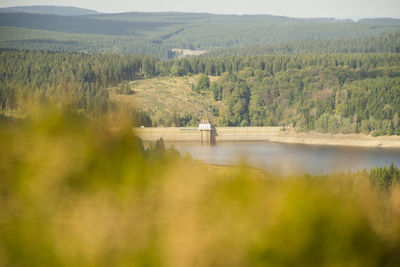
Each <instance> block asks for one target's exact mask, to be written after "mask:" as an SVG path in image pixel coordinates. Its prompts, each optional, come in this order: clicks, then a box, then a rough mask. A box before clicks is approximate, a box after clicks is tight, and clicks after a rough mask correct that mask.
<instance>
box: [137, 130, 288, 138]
mask: <svg viewBox="0 0 400 267" xmlns="http://www.w3.org/2000/svg"><path fill="white" fill-rule="evenodd" d="M133 131H134V132H135V134H136V135H137V136H139V137H140V138H141V139H142V140H143V141H156V140H158V139H160V138H162V139H163V140H164V141H192V142H193V141H196V142H198V141H203V142H204V141H205V142H215V141H269V140H271V139H273V138H274V137H276V136H278V135H279V132H280V131H281V127H215V128H212V129H211V131H200V130H199V128H197V127H162V128H161V127H160V128H158V127H157V128H156V127H155V128H152V127H149V128H134V129H133ZM205 137H206V138H205Z"/></svg>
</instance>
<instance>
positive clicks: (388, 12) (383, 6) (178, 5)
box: [0, 0, 400, 18]
mask: <svg viewBox="0 0 400 267" xmlns="http://www.w3.org/2000/svg"><path fill="white" fill-rule="evenodd" d="M19 5H63V6H76V7H82V8H89V9H95V10H97V11H100V12H129V11H185V12H186V11H190V12H209V13H220V14H271V15H283V16H291V17H336V18H360V17H397V18H400V0H130V1H127V0H1V3H0V7H6V6H19Z"/></svg>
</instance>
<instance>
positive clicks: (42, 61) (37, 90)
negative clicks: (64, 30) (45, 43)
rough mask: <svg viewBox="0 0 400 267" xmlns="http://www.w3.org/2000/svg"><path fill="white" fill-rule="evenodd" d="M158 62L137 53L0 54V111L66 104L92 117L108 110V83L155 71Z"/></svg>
mask: <svg viewBox="0 0 400 267" xmlns="http://www.w3.org/2000/svg"><path fill="white" fill-rule="evenodd" d="M157 66H158V59H156V58H154V57H152V56H140V55H126V56H122V55H102V54H97V55H86V54H79V53H54V52H32V51H31V52H28V51H10V50H8V51H7V50H3V51H0V110H1V111H3V112H8V111H22V112H27V109H29V107H31V106H35V105H37V104H40V103H45V102H48V101H51V102H61V103H64V104H65V103H67V104H68V105H70V106H72V107H73V108H74V109H76V110H81V111H82V112H85V113H87V114H91V115H94V116H96V117H98V116H100V115H101V114H104V113H106V112H107V111H108V108H109V102H108V91H107V88H108V87H109V86H111V85H114V84H118V83H120V82H122V81H124V80H134V79H137V78H143V77H147V76H151V75H155V74H156V73H157Z"/></svg>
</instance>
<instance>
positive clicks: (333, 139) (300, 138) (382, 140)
mask: <svg viewBox="0 0 400 267" xmlns="http://www.w3.org/2000/svg"><path fill="white" fill-rule="evenodd" d="M270 141H271V142H275V143H288V144H305V145H324V146H346V147H380V148H397V149H400V136H396V135H391V136H377V137H372V136H371V135H366V134H328V133H317V132H306V133H296V132H292V131H290V132H287V133H286V132H281V133H280V134H278V135H276V136H275V137H273V138H271V140H270Z"/></svg>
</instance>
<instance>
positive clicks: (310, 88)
mask: <svg viewBox="0 0 400 267" xmlns="http://www.w3.org/2000/svg"><path fill="white" fill-rule="evenodd" d="M0 59H1V61H0V62H1V65H0V69H1V71H0V73H1V87H0V88H1V90H0V103H1V106H0V107H1V109H2V110H3V111H4V112H15V111H20V112H27V109H29V107H32V105H36V104H40V103H45V102H48V101H55V102H63V103H68V105H69V106H73V107H74V108H75V109H77V110H81V111H82V112H84V113H87V114H91V115H92V116H94V117H100V116H101V115H102V114H106V113H107V112H108V111H109V109H110V108H111V105H110V103H109V101H108V90H107V88H109V87H110V86H115V85H117V84H119V83H121V82H123V81H128V80H136V79H143V78H146V77H147V78H148V77H154V76H171V75H172V76H183V75H197V74H204V75H212V76H218V77H219V78H218V79H217V80H216V81H214V82H211V83H210V82H209V81H207V77H205V76H203V78H202V79H199V82H198V83H199V84H197V85H196V86H194V87H193V90H195V91H196V92H197V93H198V94H201V93H204V92H207V91H210V92H212V93H211V95H212V97H213V98H214V100H215V101H221V102H222V103H223V104H224V108H223V109H222V110H220V111H219V114H218V120H217V121H215V122H214V123H215V124H216V125H221V126H282V125H285V126H292V127H295V128H297V129H299V130H301V131H309V130H317V131H320V132H329V133H354V132H364V133H372V134H373V135H392V134H398V133H399V131H400V121H399V116H400V55H399V54H395V53H386V54H377V53H376V54H331V55H328V54H320V55H315V54H314V55H313V54H306V55H266V56H239V57H213V58H211V57H204V58H185V59H179V60H168V61H161V60H159V59H157V58H155V57H152V56H137V55H119V56H117V55H101V54H98V55H86V54H79V53H58V52H29V51H15V50H3V51H1V53H0ZM204 78H205V79H206V80H204ZM194 115H196V114H194ZM140 117H141V118H146V120H147V121H148V116H145V115H143V116H140ZM182 123H183V124H182V125H181V126H184V121H183V122H182ZM146 124H147V125H148V124H149V123H148V122H147V123H146Z"/></svg>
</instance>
